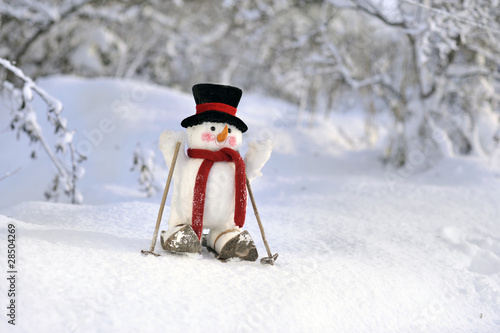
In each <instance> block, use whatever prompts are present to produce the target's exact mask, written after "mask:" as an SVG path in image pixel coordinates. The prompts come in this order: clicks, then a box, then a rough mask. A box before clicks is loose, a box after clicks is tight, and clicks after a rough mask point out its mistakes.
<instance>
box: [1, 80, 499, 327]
mask: <svg viewBox="0 0 500 333" xmlns="http://www.w3.org/2000/svg"><path fill="white" fill-rule="evenodd" d="M42 85H43V87H44V88H45V89H46V90H47V91H49V92H51V93H52V94H53V95H54V96H56V97H58V98H60V99H61V100H62V102H63V104H64V105H65V111H64V112H66V113H68V114H67V115H66V116H67V117H69V118H70V119H69V123H75V124H76V123H78V124H79V125H80V127H79V129H81V128H83V129H87V131H92V130H93V129H96V128H98V125H99V121H100V120H102V118H103V117H108V118H109V119H112V120H113V123H114V124H115V125H116V129H115V130H114V131H113V132H112V133H109V135H106V136H103V139H102V142H100V143H99V144H98V145H95V146H94V147H93V152H92V153H93V154H95V155H93V156H94V158H91V159H89V161H88V162H87V164H86V165H84V167H85V168H86V170H87V173H86V176H85V178H84V180H82V187H83V192H84V199H85V200H86V201H85V202H86V204H85V205H81V206H73V205H69V204H55V203H47V202H43V201H41V198H38V197H37V196H40V193H41V191H43V188H44V187H45V186H46V185H47V180H48V179H47V178H46V179H44V177H43V172H45V170H49V171H50V167H46V166H45V167H44V166H42V162H43V161H35V162H32V161H29V160H28V161H23V160H22V158H19V157H20V156H21V155H22V154H21V153H20V152H19V150H20V149H19V148H15V147H16V146H14V145H13V144H10V145H9V144H7V143H6V142H8V141H7V139H5V138H6V136H7V133H5V132H2V133H1V134H0V135H1V136H2V140H0V141H1V142H2V143H1V144H0V151H1V152H2V156H12V158H14V157H15V158H18V159H17V160H15V159H11V158H9V159H8V160H7V161H9V162H8V163H11V165H12V166H14V164H15V163H24V164H22V167H23V168H22V170H21V171H20V172H19V173H17V174H16V175H14V176H12V177H10V178H8V179H6V180H4V181H3V182H1V183H0V200H1V202H0V225H1V227H0V249H1V250H0V251H1V252H0V253H1V255H0V256H1V257H0V260H1V263H2V264H1V266H2V267H5V264H6V261H7V259H6V252H7V241H6V240H7V225H8V224H9V223H12V224H14V225H15V226H16V229H17V249H18V257H17V259H18V260H17V266H18V267H17V268H18V281H17V282H18V285H17V288H18V296H17V302H18V317H17V321H16V324H17V325H16V327H15V329H12V327H10V325H8V324H7V320H6V319H5V316H4V319H2V320H1V321H0V327H1V329H0V331H2V332H4V331H7V332H10V331H19V332H117V331H120V332H158V331H160V330H161V331H168V332H170V331H172V332H176V331H181V330H188V331H190V332H201V331H205V332H207V331H208V332H283V331H289V332H305V331H309V332H497V331H499V329H500V223H499V217H500V208H499V205H498V199H499V198H500V186H499V185H500V171H499V170H500V168H498V166H497V165H496V164H495V163H490V164H489V165H486V164H485V163H484V162H481V161H477V160H473V159H462V158H455V159H447V160H443V161H442V162H441V163H439V164H438V165H437V166H436V167H435V168H433V169H431V170H429V171H427V172H424V173H416V172H411V170H405V171H391V170H386V169H385V168H384V167H382V166H381V165H380V164H379V162H378V160H377V155H376V153H375V152H372V151H355V152H343V151H342V149H337V148H336V147H335V146H333V145H332V142H333V141H334V140H335V139H336V137H335V136H336V134H335V133H334V132H333V131H327V132H326V133H322V128H321V127H320V128H319V129H318V130H317V131H315V132H312V133H311V132H307V131H302V130H297V129H294V128H293V127H291V126H290V124H293V121H290V124H289V123H288V121H289V117H288V115H289V114H290V109H289V106H288V105H287V104H285V103H282V102H279V101H276V100H272V99H268V98H264V97H262V96H256V95H251V94H249V95H248V96H247V95H244V96H243V100H242V105H241V107H240V108H239V111H238V112H239V115H240V117H241V118H243V119H244V120H245V121H246V122H247V123H248V125H249V127H250V129H251V130H250V131H249V132H248V136H247V139H249V140H250V139H256V138H265V137H271V138H272V139H273V140H274V141H275V145H276V149H275V153H273V155H272V157H271V160H270V161H269V163H268V165H266V166H265V168H264V169H263V174H264V175H263V177H262V178H260V179H257V180H256V181H255V183H254V186H253V189H254V192H255V195H256V200H257V204H258V207H259V212H260V215H261V217H262V219H263V223H264V226H265V229H266V234H267V237H268V240H269V243H270V246H271V250H272V251H273V252H278V253H279V255H280V256H279V258H278V261H277V262H276V265H275V266H273V267H271V266H263V265H261V264H260V263H258V262H253V263H247V262H228V263H221V262H218V261H217V260H215V259H214V258H213V255H212V254H210V253H208V252H206V251H204V252H203V253H202V255H200V256H190V257H182V256H173V255H168V254H166V255H163V256H161V257H152V256H148V257H143V256H142V255H141V254H140V250H141V249H148V247H149V244H150V241H151V235H152V232H153V228H154V224H155V221H156V215H157V213H158V207H159V202H160V199H161V198H160V195H157V196H155V197H153V198H149V199H147V198H144V197H143V195H142V194H141V193H140V192H139V191H137V185H136V175H134V174H133V173H130V172H129V171H128V169H129V168H130V164H131V162H130V164H129V162H128V161H129V160H128V159H131V153H130V154H129V152H131V150H132V149H133V148H134V147H135V144H136V142H137V141H141V142H142V143H143V144H145V145H148V144H150V147H154V145H155V140H157V137H158V136H159V134H160V132H161V130H162V129H163V128H171V129H176V128H177V127H179V129H181V128H180V126H179V125H178V123H179V121H180V120H181V119H182V118H183V117H185V116H187V115H190V114H191V113H192V112H193V111H192V109H193V108H194V106H193V102H192V97H191V96H189V95H185V94H181V93H178V92H175V91H172V90H168V89H164V88H159V87H150V86H148V87H146V88H144V86H143V85H141V84H139V83H134V82H117V81H113V80H109V79H97V80H83V79H77V78H68V77H56V78H50V79H45V80H43V81H42ZM141 89H143V90H141ZM58 91H59V93H58ZM134 91H136V92H139V91H146V93H145V94H146V95H147V96H145V97H144V98H143V97H141V96H142V95H136V99H137V100H136V101H135V102H134V103H135V106H134V110H135V111H136V112H137V113H139V115H141V116H140V117H139V116H137V115H135V114H134V116H133V117H132V116H130V117H131V118H123V117H119V116H117V112H114V111H116V109H114V108H113V106H112V105H115V106H116V105H117V104H116V103H114V102H115V101H116V100H121V99H123V96H124V94H126V93H127V92H128V93H130V92H132V93H131V94H130V95H132V96H133V92H134ZM137 96H139V97H140V98H139V97H137ZM98 97H99V98H98ZM171 105H175V106H176V110H175V111H174V110H172V109H171ZM83 110H85V111H86V112H83ZM72 112H75V115H73V114H72ZM140 112H142V113H140ZM129 114H130V113H129ZM118 115H121V113H120V114H118ZM142 115H144V116H145V115H147V116H145V117H143V116H142ZM339 121H341V119H339ZM348 121H349V122H351V121H353V119H352V118H349V120H348ZM131 124H134V126H132V125H131ZM324 126H328V125H327V124H326V125H324ZM320 135H322V136H320ZM75 140H76V142H79V141H78V140H85V137H82V136H80V137H75ZM18 145H21V143H19V144H18ZM12 147H14V148H12ZM17 147H19V146H17ZM159 158H161V156H159ZM40 160H41V159H40ZM159 160H160V159H159ZM3 161H5V160H3V158H2V166H0V167H6V166H5V164H4V162H3ZM103 163H105V165H106V168H104V167H103ZM35 171H36V172H35ZM49 175H50V172H49ZM158 175H159V178H161V177H164V176H165V170H163V171H162V170H159V171H158ZM162 179H164V178H162ZM162 181H163V180H162ZM160 183H161V181H160ZM28 184H29V186H30V187H29V188H28V187H27V186H28ZM37 188H41V190H38V189H37ZM35 189H36V190H35ZM11 190H12V192H11ZM11 193H12V194H11ZM168 205H169V200H167V207H166V209H165V213H164V216H165V217H167V216H168V210H169V207H168ZM164 225H166V218H165V219H164ZM245 227H246V228H247V229H248V230H249V231H250V233H251V234H252V235H253V238H254V240H255V241H256V243H257V247H258V249H259V254H260V256H261V257H262V256H264V255H265V249H264V246H263V243H262V240H261V238H260V235H259V231H258V227H257V223H256V221H255V218H254V216H253V213H252V211H251V208H250V207H249V209H248V215H247V222H246V224H245ZM157 250H158V251H161V250H160V249H159V244H157ZM3 271H6V269H3ZM5 275H6V273H5ZM7 282H8V281H7V280H6V279H5V278H0V290H2V291H5V290H6V289H7V287H8V285H7ZM0 302H1V303H0V304H4V305H2V307H3V306H6V304H7V295H6V293H5V292H2V294H0ZM4 309H5V308H4ZM35 327H36V328H35ZM6 329H7V330H6Z"/></svg>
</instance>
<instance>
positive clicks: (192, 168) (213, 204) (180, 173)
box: [169, 158, 235, 229]
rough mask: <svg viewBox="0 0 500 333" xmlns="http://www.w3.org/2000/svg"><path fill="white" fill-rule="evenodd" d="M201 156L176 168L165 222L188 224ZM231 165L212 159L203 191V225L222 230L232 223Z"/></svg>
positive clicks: (232, 181) (188, 159)
mask: <svg viewBox="0 0 500 333" xmlns="http://www.w3.org/2000/svg"><path fill="white" fill-rule="evenodd" d="M202 162H203V160H202V159H198V158H187V159H186V160H185V161H184V163H182V164H181V165H179V166H178V167H176V172H175V174H174V194H173V197H172V208H171V209H172V210H171V215H170V221H169V224H170V225H171V226H174V225H176V224H181V223H188V224H190V223H191V218H192V212H193V195H194V186H195V181H196V177H197V175H198V170H199V169H200V166H201V163H202ZM234 174H235V166H234V163H232V162H215V163H214V165H213V166H212V168H211V169H210V172H209V175H208V180H207V188H206V192H205V208H204V214H203V228H206V229H219V228H220V229H226V228H230V227H231V226H232V225H234V209H235V205H234V200H235V183H234V182H235V180H234Z"/></svg>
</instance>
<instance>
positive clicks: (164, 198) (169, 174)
mask: <svg viewBox="0 0 500 333" xmlns="http://www.w3.org/2000/svg"><path fill="white" fill-rule="evenodd" d="M180 148H181V143H180V142H179V141H177V144H176V145H175V151H174V156H173V157H172V163H171V164H170V170H168V178H167V183H166V184H165V190H164V191H163V197H162V198H161V204H160V210H159V212H158V218H157V219H156V226H155V231H154V233H153V239H152V240H151V247H150V248H149V251H146V250H141V253H142V254H144V255H148V254H152V255H154V256H157V257H158V256H160V255H159V254H158V253H155V252H154V250H155V246H156V239H157V238H158V230H159V229H160V223H161V218H162V216H163V208H164V207H165V201H166V200H167V195H168V189H169V188H170V182H171V180H172V175H173V174H174V168H175V162H177V155H179V149H180Z"/></svg>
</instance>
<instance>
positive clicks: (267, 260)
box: [247, 178, 278, 265]
mask: <svg viewBox="0 0 500 333" xmlns="http://www.w3.org/2000/svg"><path fill="white" fill-rule="evenodd" d="M247 188H248V195H249V196H250V200H251V201H252V207H253V212H254V213H255V218H256V219H257V223H259V229H260V234H261V235H262V240H263V241H264V246H265V247H266V251H267V255H268V256H267V257H264V258H262V259H260V263H261V264H267V265H274V262H275V261H276V259H278V253H275V254H274V255H273V254H272V253H271V249H270V248H269V244H268V243H267V239H266V233H265V232H264V227H263V226H262V222H261V220H260V216H259V211H258V210H257V205H256V203H255V198H254V197H253V193H252V187H251V186H250V181H249V180H248V178H247Z"/></svg>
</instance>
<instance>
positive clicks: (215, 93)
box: [181, 83, 248, 133]
mask: <svg viewBox="0 0 500 333" xmlns="http://www.w3.org/2000/svg"><path fill="white" fill-rule="evenodd" d="M241 95H242V91H241V89H239V88H236V87H232V86H224V85H220V84H211V83H200V84H196V85H194V86H193V96H194V100H195V102H196V114H195V115H192V116H190V117H187V118H186V119H184V120H183V121H182V122H181V126H182V127H189V126H195V125H199V124H201V123H204V122H206V121H210V122H215V123H227V124H230V125H233V126H235V127H236V128H237V129H239V130H240V131H241V132H243V133H244V132H246V131H247V129H248V127H247V125H246V124H245V123H244V122H243V121H242V120H241V119H240V118H238V117H236V108H237V107H238V103H239V102H240V98H241Z"/></svg>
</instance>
